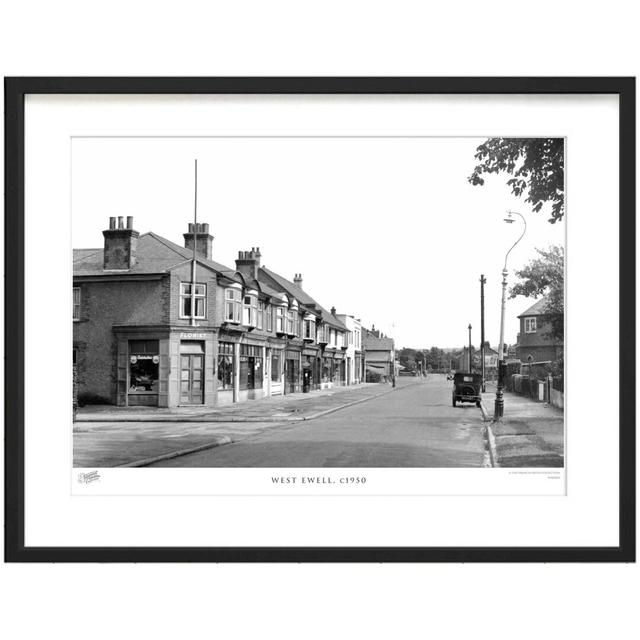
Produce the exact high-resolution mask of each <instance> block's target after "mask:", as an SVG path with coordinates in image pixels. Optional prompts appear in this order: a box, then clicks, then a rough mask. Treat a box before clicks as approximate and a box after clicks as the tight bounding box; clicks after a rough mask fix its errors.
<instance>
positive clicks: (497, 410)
mask: <svg viewBox="0 0 640 640" xmlns="http://www.w3.org/2000/svg"><path fill="white" fill-rule="evenodd" d="M507 214H508V215H507V217H506V218H504V221H505V222H506V223H508V224H512V223H513V222H515V219H514V218H513V216H514V215H516V216H520V217H521V218H522V222H523V223H524V228H523V229H522V234H521V235H520V237H519V238H518V239H517V240H516V241H515V242H514V243H513V245H512V246H511V249H509V251H507V255H506V256H505V257H504V267H503V269H502V306H501V309H500V344H499V345H498V388H497V389H496V402H495V407H494V411H493V420H494V422H495V421H497V420H500V418H502V416H503V415H504V397H503V392H502V388H503V386H504V375H503V371H502V369H503V367H504V307H505V298H506V295H507V273H508V271H507V258H508V257H509V254H510V253H511V251H512V250H513V248H514V247H515V246H516V245H517V244H518V242H520V240H522V238H523V237H524V234H525V233H526V232H527V221H526V220H525V218H524V216H523V215H522V214H521V213H518V212H517V211H507Z"/></svg>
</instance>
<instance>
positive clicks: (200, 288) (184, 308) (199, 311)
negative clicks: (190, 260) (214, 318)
mask: <svg viewBox="0 0 640 640" xmlns="http://www.w3.org/2000/svg"><path fill="white" fill-rule="evenodd" d="M192 287H193V285H192V284H191V283H190V282H181V283H180V317H181V318H191V317H194V318H205V317H206V316H205V301H206V299H207V285H206V284H196V285H195V295H194V296H193V298H194V302H195V312H194V314H193V316H192V315H191V298H192V296H191V289H192Z"/></svg>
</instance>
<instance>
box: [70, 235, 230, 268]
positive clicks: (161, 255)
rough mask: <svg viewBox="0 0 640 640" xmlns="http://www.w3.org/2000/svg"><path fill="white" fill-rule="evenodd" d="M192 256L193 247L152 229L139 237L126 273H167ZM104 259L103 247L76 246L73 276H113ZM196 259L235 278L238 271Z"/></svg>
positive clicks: (209, 261)
mask: <svg viewBox="0 0 640 640" xmlns="http://www.w3.org/2000/svg"><path fill="white" fill-rule="evenodd" d="M192 258H193V252H192V251H191V250H190V249H186V248H185V247H181V246H180V245H178V244H176V243H175V242H171V240H167V239H166V238H163V237H162V236H159V235H158V234H156V233H153V232H152V231H149V232H148V233H143V234H142V235H141V236H140V237H139V238H138V244H137V247H136V263H135V265H134V266H133V267H132V268H131V269H129V270H128V271H127V274H151V273H167V272H168V271H170V270H171V269H173V268H175V267H177V266H178V265H181V264H184V263H185V262H187V261H188V260H191V259H192ZM103 260H104V249H74V250H73V272H74V275H82V276H87V275H90V276H95V275H112V272H109V271H105V270H104V269H103V264H104V262H103ZM197 261H198V263H200V264H202V265H204V266H206V267H209V268H210V269H213V270H214V271H217V272H219V273H223V272H226V273H225V275H227V277H231V278H232V279H234V275H233V274H235V271H234V270H232V269H229V267H225V266H224V265H222V264H220V263H218V262H214V261H213V260H207V259H206V258H204V257H202V256H197Z"/></svg>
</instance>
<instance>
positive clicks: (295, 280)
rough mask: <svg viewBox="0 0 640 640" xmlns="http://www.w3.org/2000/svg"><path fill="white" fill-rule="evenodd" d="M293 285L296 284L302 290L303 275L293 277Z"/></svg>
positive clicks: (298, 274) (297, 274)
mask: <svg viewBox="0 0 640 640" xmlns="http://www.w3.org/2000/svg"><path fill="white" fill-rule="evenodd" d="M293 284H295V285H296V287H299V288H300V289H302V274H301V273H296V274H295V275H294V276H293Z"/></svg>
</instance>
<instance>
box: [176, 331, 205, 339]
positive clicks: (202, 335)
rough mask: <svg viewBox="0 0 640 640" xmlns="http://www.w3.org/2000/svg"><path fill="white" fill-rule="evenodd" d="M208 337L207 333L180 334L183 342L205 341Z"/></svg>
mask: <svg viewBox="0 0 640 640" xmlns="http://www.w3.org/2000/svg"><path fill="white" fill-rule="evenodd" d="M206 337H207V334H206V333H187V332H182V333H181V334H180V339H181V340H205V339H206Z"/></svg>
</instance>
